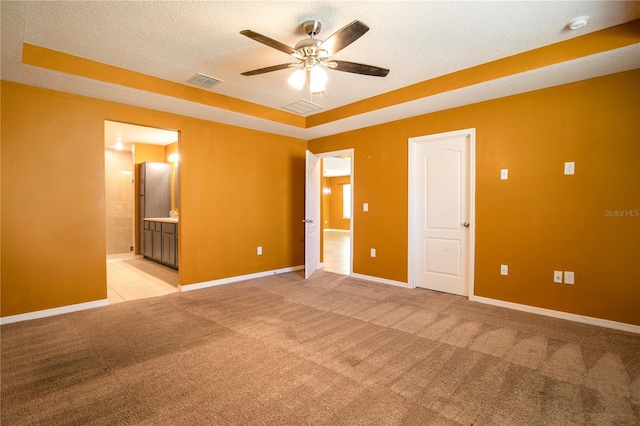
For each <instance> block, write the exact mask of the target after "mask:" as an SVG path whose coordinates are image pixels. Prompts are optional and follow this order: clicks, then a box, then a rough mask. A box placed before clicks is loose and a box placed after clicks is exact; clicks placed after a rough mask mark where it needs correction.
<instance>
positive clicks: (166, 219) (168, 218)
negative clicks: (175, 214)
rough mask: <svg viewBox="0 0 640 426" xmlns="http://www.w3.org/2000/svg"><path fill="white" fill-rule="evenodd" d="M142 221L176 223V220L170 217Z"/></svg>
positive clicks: (149, 218)
mask: <svg viewBox="0 0 640 426" xmlns="http://www.w3.org/2000/svg"><path fill="white" fill-rule="evenodd" d="M144 220H148V221H150V222H165V223H178V219H173V218H170V217H145V218H144Z"/></svg>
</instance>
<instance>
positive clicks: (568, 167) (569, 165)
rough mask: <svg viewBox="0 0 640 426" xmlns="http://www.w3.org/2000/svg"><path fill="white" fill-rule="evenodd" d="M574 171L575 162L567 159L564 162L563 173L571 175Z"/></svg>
mask: <svg viewBox="0 0 640 426" xmlns="http://www.w3.org/2000/svg"><path fill="white" fill-rule="evenodd" d="M575 172H576V163H575V162H573V161H567V162H566V163H564V174H565V175H572V174H574V173H575Z"/></svg>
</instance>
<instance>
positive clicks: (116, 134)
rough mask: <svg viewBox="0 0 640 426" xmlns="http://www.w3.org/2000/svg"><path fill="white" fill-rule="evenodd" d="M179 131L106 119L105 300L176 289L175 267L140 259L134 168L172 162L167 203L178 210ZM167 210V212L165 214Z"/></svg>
mask: <svg viewBox="0 0 640 426" xmlns="http://www.w3.org/2000/svg"><path fill="white" fill-rule="evenodd" d="M178 139H179V132H177V131H174V130H164V129H157V128H152V127H146V126H140V125H133V124H127V123H121V122H116V121H109V120H105V122H104V143H105V151H104V152H105V154H104V155H105V163H104V164H105V168H104V170H105V198H104V199H105V214H106V218H105V219H106V221H105V223H106V242H107V247H106V249H107V259H106V262H107V297H108V300H109V303H110V304H111V303H119V302H124V301H128V300H134V299H142V298H147V297H155V296H161V295H164V294H169V293H173V292H176V291H178V283H179V280H178V271H176V270H174V269H171V268H168V267H166V266H163V265H160V264H157V263H154V262H152V261H150V260H147V259H144V258H143V256H142V254H141V247H140V243H139V241H140V238H139V235H140V232H142V231H141V230H140V225H139V220H138V219H139V217H138V216H139V203H138V202H137V201H138V197H139V195H138V191H136V187H137V183H138V182H139V179H138V169H139V167H137V166H138V165H139V164H140V163H143V162H161V163H170V164H171V188H170V191H171V192H170V197H171V206H170V210H175V211H177V210H178V202H177V200H178V197H177V193H178V191H177V188H178V185H177V176H178V173H177V172H178V161H179V160H178V158H179V157H178ZM169 213H170V212H169V210H168V211H167V212H166V216H167V217H169Z"/></svg>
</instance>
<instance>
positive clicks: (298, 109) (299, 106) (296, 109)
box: [282, 99, 324, 115]
mask: <svg viewBox="0 0 640 426" xmlns="http://www.w3.org/2000/svg"><path fill="white" fill-rule="evenodd" d="M323 108H324V107H322V106H320V105H318V104H314V103H313V102H309V101H305V100H304V99H302V100H300V101H298V102H294V103H292V104H289V105H285V106H283V107H282V109H286V110H287V111H291V112H293V113H296V114H300V115H307V114H311V113H312V112H315V111H318V110H321V109H323Z"/></svg>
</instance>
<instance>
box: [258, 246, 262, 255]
mask: <svg viewBox="0 0 640 426" xmlns="http://www.w3.org/2000/svg"><path fill="white" fill-rule="evenodd" d="M258 256H262V247H261V246H258Z"/></svg>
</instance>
